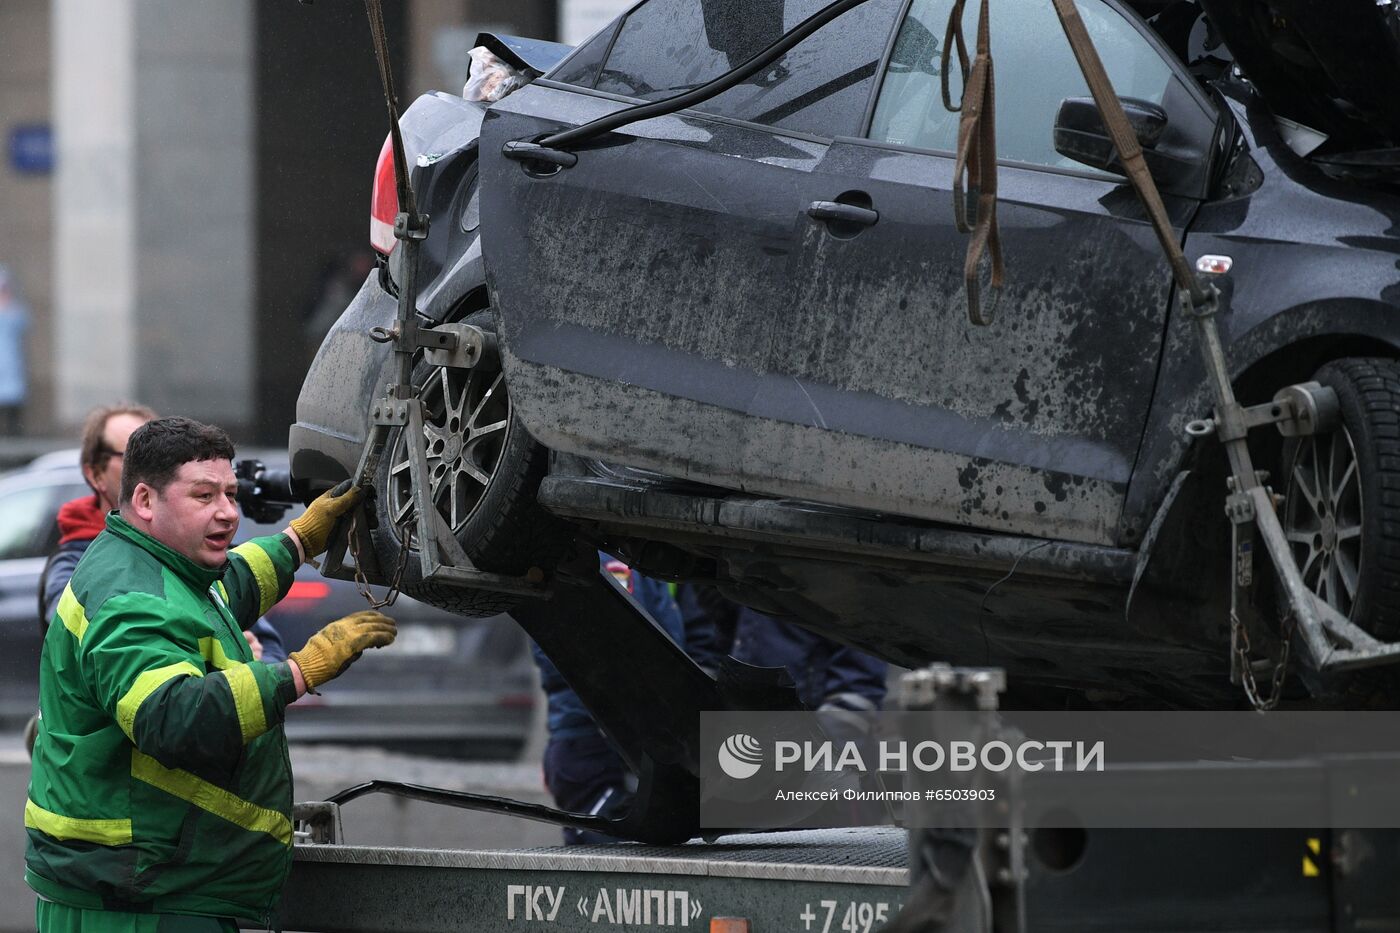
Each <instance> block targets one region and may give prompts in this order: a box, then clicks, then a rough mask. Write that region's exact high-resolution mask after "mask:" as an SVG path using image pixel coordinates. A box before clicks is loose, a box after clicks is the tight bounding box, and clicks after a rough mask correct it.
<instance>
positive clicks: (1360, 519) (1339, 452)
mask: <svg viewBox="0 0 1400 933" xmlns="http://www.w3.org/2000/svg"><path fill="white" fill-rule="evenodd" d="M1313 378H1314V379H1315V380H1316V381H1317V382H1319V383H1321V384H1322V385H1324V386H1327V387H1328V388H1331V389H1332V390H1333V391H1334V392H1336V393H1337V401H1338V403H1339V406H1340V419H1339V423H1338V425H1337V427H1336V428H1335V429H1334V430H1333V431H1330V432H1328V433H1326V434H1319V435H1312V436H1309V437H1301V438H1289V439H1288V441H1287V442H1286V443H1285V444H1284V447H1283V457H1282V463H1283V482H1282V483H1281V484H1280V485H1281V486H1282V487H1283V489H1284V490H1285V500H1284V506H1283V510H1282V515H1281V519H1282V522H1283V528H1284V532H1285V534H1286V535H1287V536H1288V538H1289V542H1290V544H1291V546H1292V548H1293V553H1294V557H1295V559H1297V560H1298V565H1299V567H1300V568H1303V569H1304V574H1303V579H1304V582H1305V583H1307V584H1308V588H1309V589H1311V590H1312V591H1313V592H1315V593H1317V594H1318V595H1319V596H1320V597H1322V598H1323V599H1324V600H1326V601H1327V602H1328V603H1329V604H1330V605H1331V606H1332V607H1333V608H1335V609H1337V611H1338V612H1340V613H1342V614H1343V615H1345V616H1347V617H1349V618H1350V619H1351V620H1352V621H1353V622H1355V623H1356V624H1357V625H1359V626H1361V627H1362V628H1363V629H1365V630H1366V631H1367V632H1369V633H1370V634H1371V635H1373V636H1375V637H1377V638H1381V639H1385V640H1393V639H1395V638H1397V637H1400V362H1397V361H1395V360H1387V359H1343V360H1337V361H1335V362H1332V363H1328V364H1327V365H1325V366H1323V367H1322V368H1321V369H1319V370H1318V371H1317V375H1316V376H1314V377H1313Z"/></svg>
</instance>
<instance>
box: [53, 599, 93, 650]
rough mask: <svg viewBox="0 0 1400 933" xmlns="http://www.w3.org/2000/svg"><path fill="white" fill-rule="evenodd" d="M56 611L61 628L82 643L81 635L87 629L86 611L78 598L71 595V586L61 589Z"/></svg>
mask: <svg viewBox="0 0 1400 933" xmlns="http://www.w3.org/2000/svg"><path fill="white" fill-rule="evenodd" d="M57 611H58V617H59V618H60V619H61V620H63V627H64V628H66V629H68V631H70V632H72V633H73V637H74V638H76V639H78V641H82V640H83V633H84V632H86V631H87V627H88V617H87V610H85V609H83V604H82V603H80V602H78V597H76V596H74V595H73V587H72V586H71V585H70V586H65V587H64V588H63V595H62V596H60V597H59V598H58V610H57Z"/></svg>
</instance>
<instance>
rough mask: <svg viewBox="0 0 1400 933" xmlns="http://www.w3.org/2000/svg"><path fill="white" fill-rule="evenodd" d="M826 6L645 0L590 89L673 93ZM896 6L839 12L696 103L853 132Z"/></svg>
mask: <svg viewBox="0 0 1400 933" xmlns="http://www.w3.org/2000/svg"><path fill="white" fill-rule="evenodd" d="M827 2H828V0H757V2H756V0H700V2H698V3H697V2H696V0H651V2H649V3H646V4H644V5H642V6H640V7H638V8H637V9H636V10H635V11H633V12H632V13H631V14H630V15H629V16H628V17H627V19H626V20H625V21H624V22H623V24H622V27H621V29H620V31H619V32H618V35H617V39H616V41H615V42H614V43H613V47H612V51H611V53H609V55H608V58H607V61H606V62H605V63H604V65H603V69H602V71H601V73H600V76H599V79H598V83H597V87H598V89H599V90H604V91H609V92H612V93H614V94H623V95H626V96H628V97H639V98H642V99H645V100H657V99H660V98H663V97H670V96H672V95H675V94H678V93H682V92H684V91H687V90H690V89H691V88H695V87H698V86H699V85H701V84H704V83H706V82H707V81H710V80H712V79H714V78H716V77H718V76H719V75H721V74H723V73H724V72H726V71H729V70H730V69H732V68H734V67H736V66H738V65H740V64H742V63H744V62H745V61H747V60H748V59H749V58H751V57H752V56H753V55H755V54H757V53H758V52H760V51H762V50H763V49H764V48H766V47H767V46H769V45H771V44H772V43H773V42H775V41H777V40H778V38H780V37H781V36H782V35H783V33H785V32H787V31H788V30H790V29H792V28H793V27H795V26H796V25H798V24H799V23H801V22H802V21H803V20H805V19H807V18H808V17H809V16H811V15H813V14H814V13H816V12H817V11H819V10H820V9H822V8H823V7H824V6H826V5H827ZM900 5H901V2H900V0H872V2H869V3H865V4H862V5H860V6H858V7H856V8H855V9H853V10H850V11H848V12H847V13H844V14H842V15H841V16H839V17H837V18H836V19H835V20H833V21H832V22H830V23H828V24H826V25H825V26H824V27H822V28H821V29H819V30H818V31H817V32H816V33H814V34H813V35H811V36H809V37H807V39H806V40H804V41H803V42H802V43H800V44H799V45H797V46H796V47H795V48H793V49H792V50H791V51H789V52H788V53H787V55H785V56H783V57H782V58H781V59H779V60H778V61H777V62H774V63H773V64H772V65H771V66H769V67H768V68H767V69H765V70H763V71H761V72H759V73H758V74H756V75H754V76H753V77H752V78H750V79H749V80H748V81H746V82H745V83H743V84H741V85H739V86H738V87H734V88H731V89H730V90H728V91H726V92H724V93H723V94H720V95H718V96H717V97H713V98H711V99H710V100H708V101H706V102H704V103H702V104H699V105H697V106H696V108H695V109H697V110H700V111H704V112H706V113H715V114H720V115H722V116H727V117H733V118H735V119H740V120H751V121H753V122H756V123H763V124H766V125H769V126H777V127H782V128H784V129H791V130H797V131H800V132H807V133H813V134H816V135H819V136H841V135H850V134H853V133H858V132H859V131H860V121H861V117H862V116H863V115H864V112H865V106H866V102H867V101H868V100H869V98H870V94H871V91H872V89H873V85H874V82H875V79H876V77H877V71H878V69H879V61H880V59H881V57H882V56H883V54H884V51H885V46H886V45H887V43H888V41H889V36H890V31H891V29H892V27H893V25H894V19H895V17H896V16H897V15H898V8H899V7H900Z"/></svg>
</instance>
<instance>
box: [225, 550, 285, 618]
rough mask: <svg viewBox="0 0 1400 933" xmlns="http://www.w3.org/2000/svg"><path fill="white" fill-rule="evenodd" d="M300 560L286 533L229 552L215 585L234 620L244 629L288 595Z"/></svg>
mask: <svg viewBox="0 0 1400 933" xmlns="http://www.w3.org/2000/svg"><path fill="white" fill-rule="evenodd" d="M299 562H300V558H298V556H297V548H296V545H295V544H293V543H292V539H291V538H288V537H287V536H286V535H285V534H280V535H269V536H268V537H265V538H253V539H252V540H250V541H246V542H244V543H243V544H240V545H239V546H238V547H236V548H234V549H233V550H231V551H229V554H228V570H226V571H225V572H224V578H223V580H222V581H221V582H220V583H219V584H217V585H218V586H220V587H222V589H221V590H220V592H221V593H222V594H223V595H224V598H225V599H226V600H227V601H228V607H229V609H230V610H231V611H232V612H233V617H234V618H235V619H237V620H238V624H239V625H240V626H242V627H243V628H245V629H249V628H252V627H253V623H254V622H256V621H258V618H259V617H260V616H264V615H267V611H268V610H269V609H271V608H272V607H273V606H275V605H276V604H277V602H278V601H279V600H280V599H281V598H282V597H283V596H286V595H287V590H288V589H290V588H291V585H292V578H293V575H294V574H295V573H296V569H297V564H298V563H299Z"/></svg>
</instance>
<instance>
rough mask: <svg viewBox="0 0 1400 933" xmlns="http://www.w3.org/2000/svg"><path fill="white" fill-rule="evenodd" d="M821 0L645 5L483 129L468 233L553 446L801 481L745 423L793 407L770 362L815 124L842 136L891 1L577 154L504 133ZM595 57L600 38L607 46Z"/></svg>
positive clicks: (797, 412)
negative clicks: (547, 154) (513, 144)
mask: <svg viewBox="0 0 1400 933" xmlns="http://www.w3.org/2000/svg"><path fill="white" fill-rule="evenodd" d="M825 5H826V4H825V2H824V0H746V2H743V3H739V2H734V0H648V2H646V3H643V4H641V5H639V6H638V7H637V8H636V9H635V10H634V11H632V12H631V13H630V14H629V15H628V16H627V17H625V18H624V19H623V20H622V21H621V22H620V23H619V24H618V25H617V26H615V27H614V28H613V29H612V30H609V31H607V32H605V33H604V34H603V35H601V36H599V37H598V38H596V39H595V40H593V41H592V42H590V43H588V44H587V45H585V46H584V47H582V48H580V49H579V50H578V52H577V53H576V54H575V56H574V57H573V58H572V59H570V60H568V61H566V62H564V63H563V64H562V65H561V67H560V68H559V69H557V70H556V71H555V72H554V73H553V74H552V75H551V76H548V77H546V78H545V79H542V80H540V81H536V82H535V83H534V84H532V85H531V86H529V87H527V88H524V89H522V90H520V91H517V92H516V93H514V94H512V95H511V96H509V97H507V98H505V99H504V100H503V101H501V102H500V103H498V104H497V105H495V106H494V107H493V108H492V109H491V111H490V112H489V113H488V114H487V118H486V120H485V121H484V123H483V126H482V134H481V177H482V212H481V214H482V246H483V256H484V258H485V263H486V267H487V270H488V286H489V288H490V292H491V298H492V301H493V303H494V304H495V306H496V307H497V308H498V310H499V312H500V315H501V320H502V337H503V340H502V351H503V353H502V355H503V363H504V367H505V371H506V378H507V382H508V385H509V387H510V393H511V399H512V403H513V405H514V410H515V412H516V413H517V414H518V415H519V416H521V417H522V419H523V420H524V422H525V425H526V427H527V428H528V429H529V431H530V432H531V433H532V434H533V435H535V436H536V437H537V438H538V439H540V440H541V441H542V442H544V443H546V444H548V445H549V446H551V447H554V448H556V449H560V450H564V451H567V452H572V453H578V454H583V455H587V456H594V457H600V458H604V459H608V460H611V461H614V462H620V463H624V464H629V465H633V466H639V467H646V468H651V469H656V470H662V471H665V472H669V473H672V474H674V475H680V476H687V477H693V478H699V479H703V480H706V481H709V482H713V483H717V484H721V485H729V486H740V487H743V488H754V489H760V490H763V491H768V492H794V491H799V490H805V491H808V492H811V493H814V494H816V493H819V490H818V489H817V488H816V487H815V486H813V485H812V484H811V481H810V475H811V472H812V468H811V465H810V463H809V464H808V465H807V467H805V468H804V469H805V472H806V474H807V477H808V479H807V481H806V482H807V485H806V486H803V485H802V484H801V483H796V482H794V481H793V475H792V474H793V473H794V472H797V473H799V474H800V473H802V472H803V471H793V470H789V469H786V468H783V467H781V466H779V465H776V464H775V463H774V461H775V460H776V461H778V464H781V462H782V461H784V460H785V459H786V458H787V455H788V453H789V452H790V450H791V444H790V443H788V442H787V440H786V438H784V437H783V436H782V435H781V432H778V433H773V432H771V431H765V428H764V425H765V424H768V423H771V422H772V421H773V420H779V421H781V420H782V419H784V418H787V419H792V418H796V419H798V423H800V424H801V425H804V426H805V425H807V424H808V423H809V422H810V421H811V417H810V408H809V402H808V401H807V399H806V397H805V390H804V388H803V387H802V386H801V385H799V384H797V383H795V382H794V381H793V380H792V379H791V378H790V377H789V376H788V375H787V374H786V373H781V372H776V371H775V370H774V361H775V360H781V359H784V358H785V357H786V352H785V351H784V349H783V346H784V344H786V343H787V342H788V341H789V340H790V339H791V334H790V333H789V331H788V327H789V325H790V322H791V319H792V313H791V310H790V306H791V305H792V302H793V280H792V275H793V271H794V250H795V248H796V247H797V246H798V243H799V240H798V236H799V234H800V233H801V232H802V230H804V229H805V224H806V217H805V215H804V214H803V213H802V210H803V206H804V205H805V204H807V203H808V202H809V201H810V200H811V199H812V197H813V194H812V190H811V187H812V181H811V178H812V174H813V172H814V171H815V169H816V168H817V167H818V165H819V164H820V163H821V161H822V159H823V157H824V156H825V154H826V151H827V148H828V147H829V145H830V141H831V138H833V137H835V136H838V135H850V134H852V133H858V132H859V131H860V126H861V125H862V123H863V120H864V117H865V114H866V112H867V109H868V103H869V101H870V100H871V99H872V97H873V93H874V89H875V86H876V84H877V83H878V74H879V63H880V61H881V59H882V58H883V57H884V55H885V53H886V51H887V50H888V48H889V44H890V42H891V41H892V39H893V36H894V27H895V25H896V24H897V20H898V13H899V10H900V9H901V7H902V6H903V2H902V0H871V2H869V3H866V4H863V5H862V6H861V7H859V8H857V9H856V10H854V11H851V12H849V13H847V14H844V15H843V16H841V17H840V18H838V19H836V20H835V21H833V22H832V23H830V24H828V25H827V26H826V27H824V28H823V29H821V30H820V31H818V32H817V33H816V34H814V35H813V36H811V37H809V39H808V40H807V41H806V42H804V43H802V44H801V45H799V46H798V47H796V48H794V49H793V50H792V51H791V52H789V53H788V54H787V55H786V56H784V57H783V58H782V59H780V60H779V61H777V62H776V63H774V65H772V66H771V67H769V68H767V69H765V70H764V71H762V72H761V73H759V74H756V75H754V76H753V77H752V78H751V79H750V80H749V81H747V82H746V83H744V84H742V85H740V86H738V87H736V88H734V89H732V90H730V91H728V92H726V93H725V94H722V95H720V96H718V97H715V98H713V99H712V100H710V101H707V102H705V103H704V104H701V105H699V108H698V110H697V111H683V112H681V113H677V114H675V115H672V116H665V117H659V118H655V119H651V120H647V121H644V122H640V123H636V124H631V125H627V126H624V127H622V128H620V129H619V130H617V131H616V132H613V133H610V134H608V135H607V136H605V137H603V138H601V139H599V140H596V141H594V142H592V143H589V144H586V145H584V146H582V147H580V148H579V149H578V150H577V151H576V155H577V163H576V164H574V165H573V166H571V167H568V168H562V169H559V170H557V171H556V170H553V167H550V166H540V165H539V164H530V163H521V162H516V161H512V160H511V159H509V158H507V157H506V156H505V155H504V154H503V152H502V147H503V146H504V145H505V144H506V143H508V142H510V141H513V140H531V139H536V138H538V137H540V136H541V135H542V134H545V133H547V132H550V131H552V130H556V129H558V128H560V127H561V126H566V125H579V124H582V123H584V122H586V121H587V120H590V119H592V118H595V117H597V116H600V115H603V114H606V113H610V112H614V111H616V110H619V109H621V108H623V107H625V106H627V105H628V104H629V103H631V102H634V101H636V100H647V99H659V98H663V97H667V96H671V95H673V94H676V93H679V92H680V91H682V90H685V89H687V88H690V87H693V86H696V85H698V84H700V83H703V82H704V81H706V80H709V79H711V78H714V77H716V76H717V75H719V74H721V73H722V72H724V71H726V70H728V69H729V68H731V67H732V66H733V65H735V64H737V63H739V62H742V61H744V60H745V59H747V58H748V57H749V56H751V55H752V54H754V53H755V52H757V51H758V50H760V49H762V48H763V47H765V46H766V45H768V44H770V43H771V42H772V41H773V40H775V39H776V38H777V37H778V36H779V35H781V34H782V33H783V32H784V31H785V30H787V29H789V28H791V27H792V26H794V25H796V24H797V23H798V22H800V21H801V20H802V19H805V18H806V17H807V16H809V15H810V14H811V13H813V12H815V11H816V10H819V9H821V8H822V7H823V6H825ZM602 49H607V50H608V51H607V52H606V53H604V52H603V51H601V50H602Z"/></svg>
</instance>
